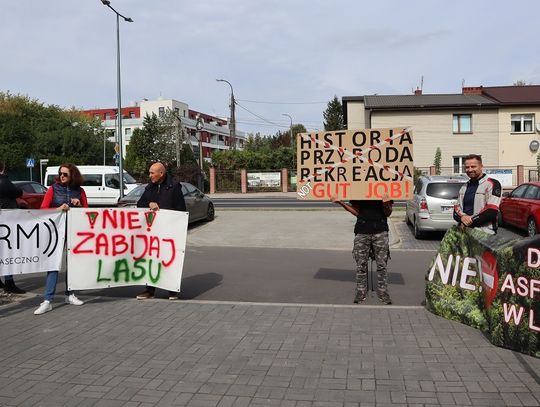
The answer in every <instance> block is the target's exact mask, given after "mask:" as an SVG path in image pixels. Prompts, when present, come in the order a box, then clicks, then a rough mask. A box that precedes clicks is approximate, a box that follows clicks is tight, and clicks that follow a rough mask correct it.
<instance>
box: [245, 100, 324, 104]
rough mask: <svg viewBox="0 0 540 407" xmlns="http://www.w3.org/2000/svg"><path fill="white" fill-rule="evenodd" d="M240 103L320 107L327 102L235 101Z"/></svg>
mask: <svg viewBox="0 0 540 407" xmlns="http://www.w3.org/2000/svg"><path fill="white" fill-rule="evenodd" d="M236 100H237V101H240V102H248V103H262V104H267V105H321V104H327V103H328V102H327V101H324V102H265V101H261V100H247V99H236Z"/></svg>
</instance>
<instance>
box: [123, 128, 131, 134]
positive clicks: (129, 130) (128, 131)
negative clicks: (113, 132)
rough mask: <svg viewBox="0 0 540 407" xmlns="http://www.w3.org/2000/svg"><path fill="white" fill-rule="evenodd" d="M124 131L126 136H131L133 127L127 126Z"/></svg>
mask: <svg viewBox="0 0 540 407" xmlns="http://www.w3.org/2000/svg"><path fill="white" fill-rule="evenodd" d="M124 133H125V135H126V136H131V128H130V127H126V128H125V129H124Z"/></svg>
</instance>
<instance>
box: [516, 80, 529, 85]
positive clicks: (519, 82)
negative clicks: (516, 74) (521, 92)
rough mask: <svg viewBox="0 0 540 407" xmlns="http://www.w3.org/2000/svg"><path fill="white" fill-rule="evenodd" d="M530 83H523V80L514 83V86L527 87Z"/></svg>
mask: <svg viewBox="0 0 540 407" xmlns="http://www.w3.org/2000/svg"><path fill="white" fill-rule="evenodd" d="M528 85H530V83H527V82H525V81H524V80H523V79H519V80H517V81H515V82H514V86H528Z"/></svg>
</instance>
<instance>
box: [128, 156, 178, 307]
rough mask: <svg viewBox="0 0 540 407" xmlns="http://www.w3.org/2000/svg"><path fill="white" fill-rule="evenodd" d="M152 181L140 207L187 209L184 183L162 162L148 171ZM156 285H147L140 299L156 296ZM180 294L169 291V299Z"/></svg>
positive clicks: (138, 297) (174, 298)
mask: <svg viewBox="0 0 540 407" xmlns="http://www.w3.org/2000/svg"><path fill="white" fill-rule="evenodd" d="M148 174H149V176H150V183H149V184H148V185H147V186H146V188H145V190H144V192H143V194H142V196H141V198H140V199H139V200H138V201H137V207H138V208H150V210H152V211H158V210H159V209H172V210H173V211H183V212H185V211H186V202H185V200H184V193H183V192H182V184H180V183H179V182H175V181H174V180H173V177H172V176H171V175H170V174H168V173H167V170H166V168H165V166H164V165H163V164H162V163H154V164H152V165H151V166H150V170H149V171H148ZM155 292H156V288H155V287H150V286H147V287H146V290H145V291H143V292H142V293H140V294H139V295H137V299H138V300H147V299H150V298H154V294H155ZM177 298H178V294H177V293H176V292H174V291H169V300H176V299H177Z"/></svg>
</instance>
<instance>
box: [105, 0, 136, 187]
mask: <svg viewBox="0 0 540 407" xmlns="http://www.w3.org/2000/svg"><path fill="white" fill-rule="evenodd" d="M101 2H102V3H103V5H105V6H107V7H109V8H110V9H111V10H112V11H113V12H114V14H116V82H117V95H118V113H117V114H116V116H117V117H118V130H117V132H118V142H119V151H118V154H119V155H120V158H119V160H118V172H119V177H118V178H119V180H120V198H122V197H123V196H124V166H123V159H124V157H123V155H124V151H123V143H122V138H123V137H122V91H121V86H120V83H121V82H120V17H122V18H123V19H124V21H126V22H128V23H132V22H133V20H132V19H131V18H129V17H126V16H124V15H122V14H120V13H119V12H118V11H116V10H115V9H114V8H113V7H112V6H111V2H110V1H109V0H101Z"/></svg>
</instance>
